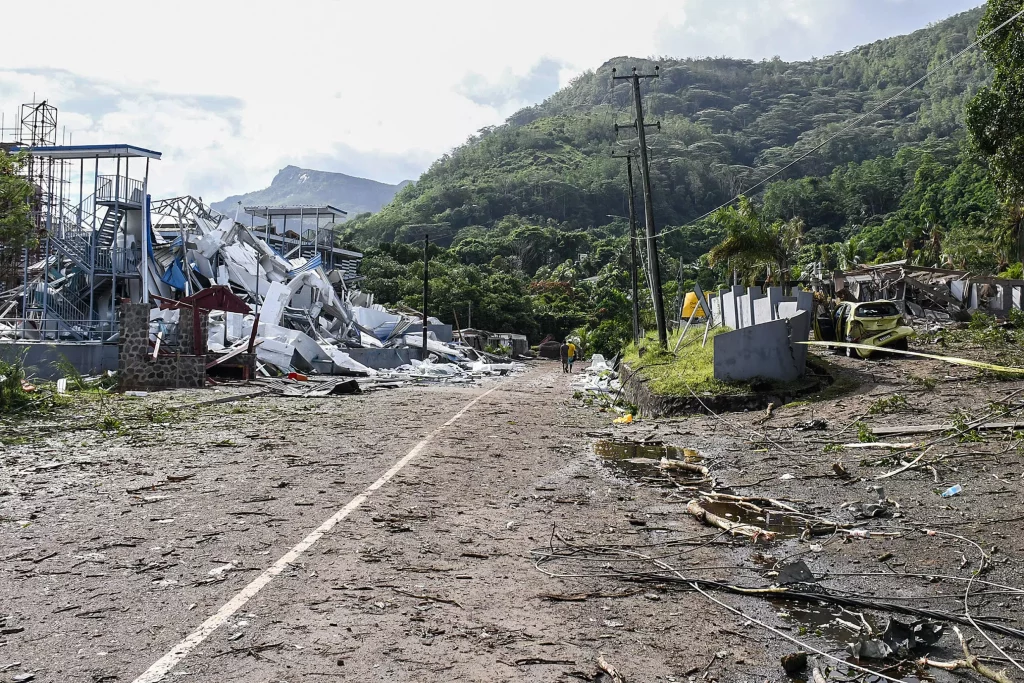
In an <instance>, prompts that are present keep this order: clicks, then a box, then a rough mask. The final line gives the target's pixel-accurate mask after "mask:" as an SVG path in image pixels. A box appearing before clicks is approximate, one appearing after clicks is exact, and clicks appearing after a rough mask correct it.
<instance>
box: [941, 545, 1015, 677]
mask: <svg viewBox="0 0 1024 683" xmlns="http://www.w3.org/2000/svg"><path fill="white" fill-rule="evenodd" d="M926 533H928V534H937V535H939V536H949V537H950V538H955V539H958V540H960V541H964V542H966V543H970V544H971V545H973V546H974V547H975V548H977V549H978V552H980V553H981V564H979V565H978V571H977V572H974V573H972V574H971V576H970V579H969V580H968V581H967V590H966V591H964V616H965V617H967V620H968V621H969V622H971V626H973V627H974V630H975V631H977V632H978V633H980V634H981V636H982V637H983V638H984V639H985V640H987V641H988V642H989V644H990V645H991V646H992V647H994V648H995V649H996V650H998V651H999V654H1001V655H1002V656H1004V657H1006V659H1007V661H1009V662H1010V663H1011V664H1013V665H1014V666H1015V667H1017V668H1018V669H1020V670H1021V671H1024V666H1022V665H1021V664H1020V662H1018V661H1017V660H1016V659H1014V658H1013V657H1011V656H1010V655H1008V654H1006V651H1005V650H1004V649H1003V648H1001V647H999V645H998V644H997V643H996V641H994V640H992V639H991V638H989V636H988V634H987V633H985V632H984V631H983V630H982V629H981V627H980V626H978V624H977V622H975V621H974V617H972V616H971V608H970V605H969V604H968V600H969V599H970V597H971V586H972V585H974V579H975V577H976V576H977V575H978V574H980V573H981V572H982V571H983V570H984V569H985V562H986V560H988V554H987V553H985V549H984V548H982V547H981V546H980V545H978V544H977V543H975V542H974V541H972V540H971V539H969V538H965V537H964V536H958V535H957V534H951V533H949V532H946V531H936V530H934V529H930V530H928V531H927V532H926Z"/></svg>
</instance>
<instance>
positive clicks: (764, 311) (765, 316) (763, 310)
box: [754, 296, 777, 325]
mask: <svg viewBox="0 0 1024 683" xmlns="http://www.w3.org/2000/svg"><path fill="white" fill-rule="evenodd" d="M776 317H777V316H776V315H775V312H774V311H773V310H772V300H771V297H770V296H769V297H762V298H760V299H755V300H754V324H755V325H761V324H763V323H770V322H771V321H772V320H775V318H776Z"/></svg>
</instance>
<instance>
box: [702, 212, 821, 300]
mask: <svg viewBox="0 0 1024 683" xmlns="http://www.w3.org/2000/svg"><path fill="white" fill-rule="evenodd" d="M711 222H712V223H713V224H715V225H717V226H718V227H719V228H722V229H724V231H725V238H724V239H723V240H722V241H721V242H719V243H718V244H716V245H715V246H714V247H713V248H712V249H711V251H710V252H709V253H708V260H709V261H710V263H711V265H712V267H714V266H718V265H720V264H722V263H727V262H728V263H729V264H730V265H731V266H732V267H733V268H734V269H736V270H740V271H744V272H745V273H746V275H747V279H749V280H750V281H751V282H753V281H755V280H756V279H757V276H758V274H759V273H762V272H765V271H768V273H769V277H768V279H769V280H773V281H775V282H776V283H777V284H780V285H786V284H788V283H789V274H790V266H791V264H792V259H793V255H794V254H795V253H796V252H797V251H798V250H799V249H800V245H801V242H802V240H803V231H804V222H803V220H802V219H800V218H793V219H791V220H788V221H786V222H782V221H776V222H774V223H771V224H767V223H765V221H764V220H762V218H761V216H760V215H758V213H757V208H756V207H755V206H754V205H753V204H752V203H751V201H750V200H749V199H747V198H746V197H740V200H739V203H738V205H737V206H730V207H728V208H724V209H719V210H718V211H716V212H715V213H713V214H712V215H711Z"/></svg>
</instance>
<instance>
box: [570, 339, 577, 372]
mask: <svg viewBox="0 0 1024 683" xmlns="http://www.w3.org/2000/svg"><path fill="white" fill-rule="evenodd" d="M574 360H576V345H575V344H573V343H572V342H569V373H570V374H571V373H572V363H573V361H574Z"/></svg>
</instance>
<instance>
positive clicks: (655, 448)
mask: <svg viewBox="0 0 1024 683" xmlns="http://www.w3.org/2000/svg"><path fill="white" fill-rule="evenodd" d="M594 452H595V453H596V454H597V456H598V457H599V458H600V459H601V462H602V463H603V464H604V465H605V466H606V467H609V468H611V469H613V470H615V471H616V472H618V473H620V474H622V475H623V476H625V477H627V478H629V479H633V480H636V481H641V482H643V483H645V484H648V485H651V486H658V487H664V488H675V485H676V484H685V485H690V486H693V485H696V484H697V483H699V482H702V481H703V480H704V477H703V475H701V474H700V472H694V471H690V470H687V469H677V468H663V467H662V466H661V460H662V458H667V459H668V460H670V461H673V462H681V463H686V464H688V465H699V464H700V463H702V462H703V461H704V458H702V457H701V456H700V455H699V454H698V453H697V451H695V450H693V449H692V448H682V447H680V446H667V445H665V444H663V443H660V442H655V441H646V442H640V441H608V440H602V441H598V442H597V443H596V444H595V445H594ZM709 486H710V484H709Z"/></svg>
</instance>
